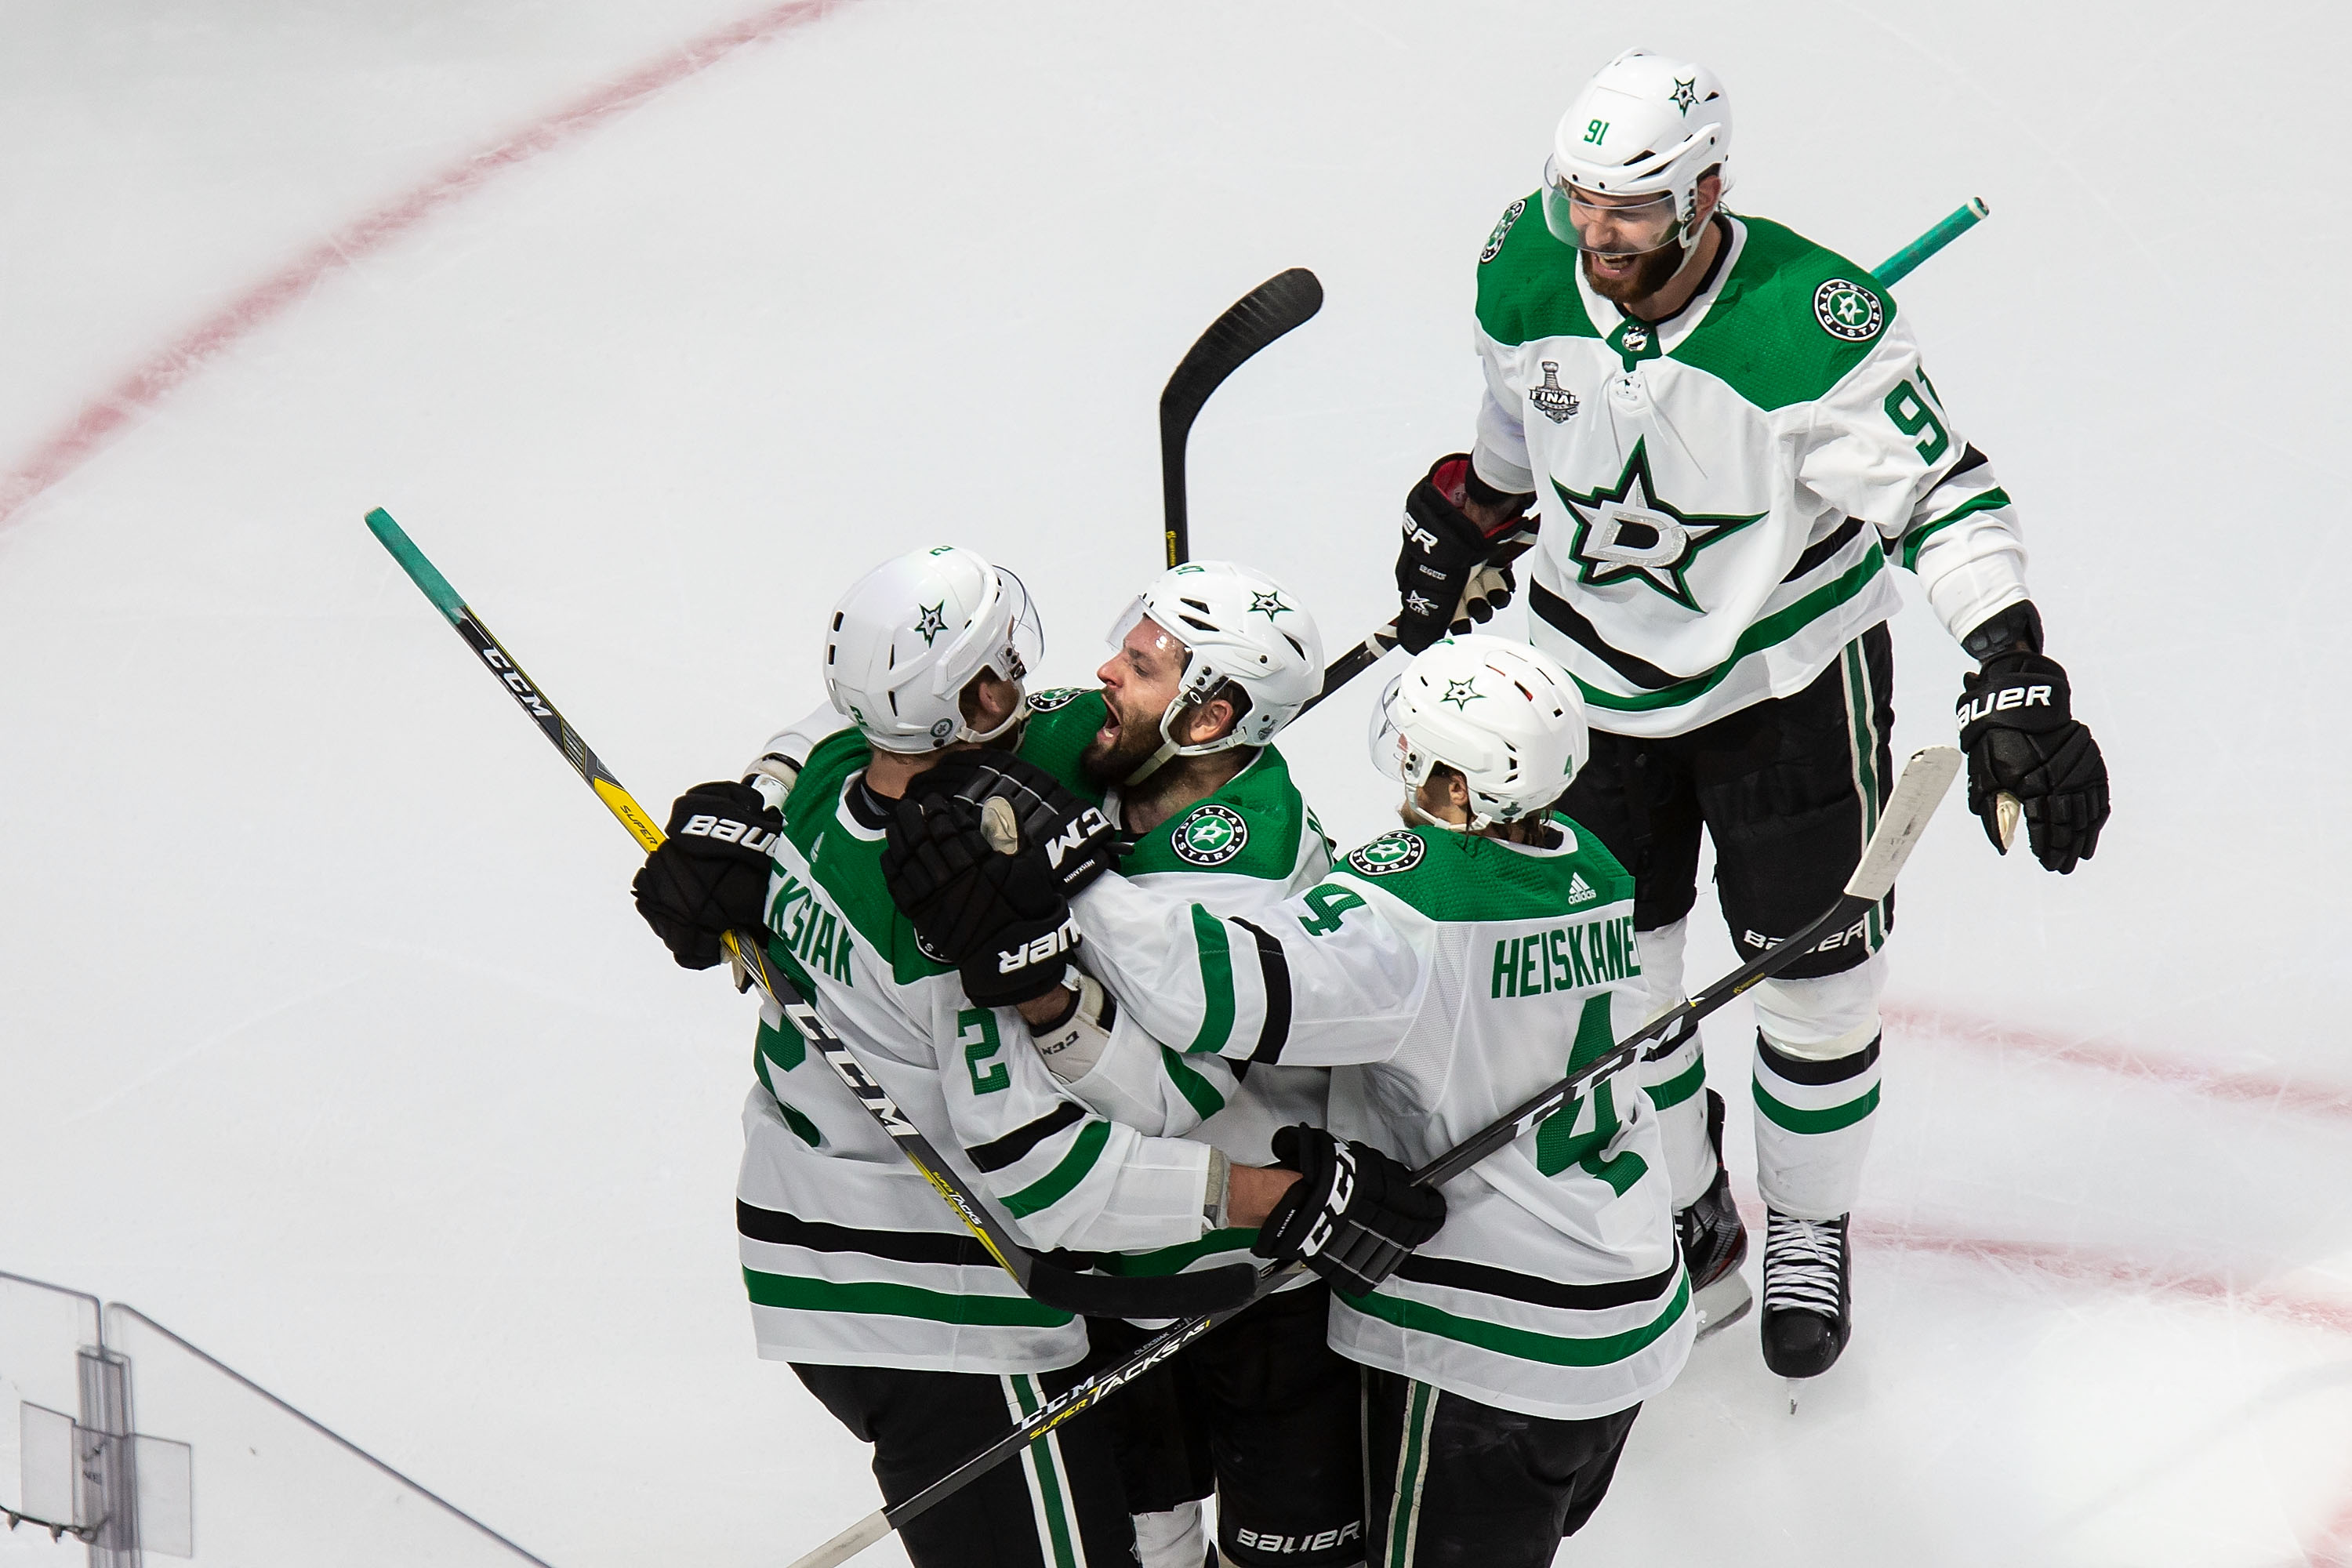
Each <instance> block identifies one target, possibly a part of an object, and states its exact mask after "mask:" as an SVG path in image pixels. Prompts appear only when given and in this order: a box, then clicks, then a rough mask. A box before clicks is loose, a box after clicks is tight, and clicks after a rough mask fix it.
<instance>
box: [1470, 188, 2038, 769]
mask: <svg viewBox="0 0 2352 1568" xmlns="http://www.w3.org/2000/svg"><path fill="white" fill-rule="evenodd" d="M1528 215H1531V216H1528ZM1523 216H1525V220H1524V221H1521V220H1522V217H1523ZM1541 219H1542V214H1541V207H1540V203H1539V202H1538V200H1537V198H1535V197H1532V196H1531V197H1529V198H1528V200H1527V201H1525V202H1521V203H1517V204H1514V205H1513V206H1512V208H1511V209H1510V210H1509V211H1508V212H1507V213H1506V214H1505V215H1504V220H1503V222H1502V223H1501V224H1500V225H1498V226H1497V227H1496V232H1495V234H1494V235H1493V236H1492V237H1490V238H1489V239H1488V242H1487V245H1486V249H1485V251H1483V252H1482V253H1481V260H1480V265H1479V268H1478V311H1477V314H1478V323H1477V333H1476V341H1477V347H1478V353H1479V358H1480V360H1481V362H1482V364H1483V367H1484V369H1485V372H1486V395H1485V397H1484V400H1483V402H1482V404H1481V406H1480V412H1479V418H1478V440H1477V447H1476V450H1475V453H1474V459H1475V463H1476V466H1477V469H1478V472H1479V473H1480V474H1481V475H1482V476H1483V477H1484V478H1486V479H1487V480H1488V481H1489V482H1490V483H1493V484H1496V485H1498V486H1501V487H1502V488H1504V489H1511V490H1533V491H1535V492H1536V497H1537V508H1538V515H1539V518H1540V531H1539V534H1538V540H1537V544H1536V547H1535V550H1534V551H1533V552H1532V553H1531V554H1530V556H1529V557H1528V562H1529V563H1530V564H1529V565H1528V566H1523V568H1522V571H1523V573H1525V574H1528V575H1529V576H1531V578H1532V582H1531V583H1530V585H1529V590H1528V609H1529V617H1528V621H1529V626H1530V629H1531V632H1532V634H1533V637H1534V641H1535V643H1536V646H1538V647H1541V648H1543V649H1544V650H1545V651H1547V652H1549V653H1550V654H1551V655H1553V656H1554V657H1555V658H1559V660H1560V661H1561V662H1562V663H1563V664H1565V665H1566V666H1567V667H1568V668H1569V670H1570V672H1571V673H1572V674H1573V675H1574V676H1575V677H1576V680H1577V684H1578V685H1579V686H1580V688H1581V689H1582V690H1583V693H1584V700H1585V701H1586V703H1587V704H1588V705H1589V707H1590V710H1591V721H1592V723H1593V726H1594V727H1595V728H1597V729H1601V730H1607V731H1613V732H1616V733H1620V734H1628V735H1647V736H1657V735H1677V734H1682V733H1685V732H1686V731H1690V730H1693V729H1696V728H1697V727H1698V726H1700V725H1702V724H1705V723H1707V722H1709V721H1712V720H1715V719H1718V718H1720V717H1722V716H1723V715H1724V714H1727V713H1730V712H1734V711H1736V710H1739V709H1741V708H1745V707H1747V706H1748V705H1749V704H1750V703H1753V702H1757V701H1759V700H1763V699H1765V698H1769V697H1785V696H1788V695H1789V694H1790V693H1792V692H1795V691H1798V690H1801V689H1803V688H1804V687H1805V686H1806V685H1807V684H1809V683H1810V682H1811V680H1812V679H1813V678H1814V677H1815V676H1817V675H1819V674H1820V673H1821V672H1822V670H1823V669H1825V668H1828V666H1829V664H1830V662H1831V660H1832V659H1833V658H1836V657H1837V654H1838V650H1839V649H1840V648H1842V647H1844V646H1845V645H1846V644H1847V643H1849V642H1851V641H1853V639H1854V638H1855V637H1858V636H1860V635H1861V634H1862V633H1863V632H1864V631H1865V630H1867V629H1868V628H1869V627H1871V626H1875V625H1876V624H1877V623H1879V622H1880V621H1883V620H1885V618H1886V617H1887V616H1891V615H1893V614H1894V613H1895V610H1896V609H1897V608H1899V607H1900V605H1901V599H1900V597H1899V596H1898V595H1897V593H1896V591H1895V585H1894V583H1893V582H1892V580H1891V578H1890V577H1889V574H1888V567H1889V564H1890V563H1891V562H1895V561H1899V562H1900V563H1901V564H1902V565H1904V566H1906V567H1909V568H1912V569H1913V570H1915V571H1916V572H1917V573H1918V574H1919V576H1920V578H1921V580H1922V582H1923V584H1925V585H1926V587H1927V592H1928V597H1929V600H1930V601H1931V603H1933V604H1934V605H1935V607H1936V610H1937V614H1938V615H1939V616H1941V617H1942V618H1943V620H1944V622H1945V624H1946V625H1947V626H1949V627H1951V628H1952V631H1953V633H1954V635H1955V636H1963V635H1965V634H1966V633H1967V632H1969V631H1970V630H1973V629H1974V628H1975V627H1976V626H1978V625H1979V624H1980V623H1981V622H1982V621H1983V620H1984V619H1985V618H1986V617H1987V616H1990V615H1991V614H1992V613H1993V612H1995V611H1997V610H1999V609H2001V608H2002V607H2004V606H2006V605H2010V604H2012V603H2014V602H2016V601H2017V600H2019V599H2021V598H2024V597H2025V596H2026V590H2025V581H2024V546H2023V544H2022V542H2021V539H2020V536H2019V533H2018V531H2017V523H2016V517H2015V512H2014V509H2013V508H2012V507H2011V504H2010V499H2009V496H2008V494H2007V492H2005V491H2004V490H2002V489H2001V488H2000V483H1999V481H1998V480H1996V479H1994V477H1993V472H1992V467H1991V465H1990V463H1989V462H1987V461H1986V460H1985V458H1984V455H1983V454H1982V453H1980V452H1979V451H1977V450H1976V449H1975V448H1974V447H1970V446H1969V445H1968V444H1967V443H1966V442H1965V441H1964V440H1963V439H1962V438H1961V437H1960V435H1959V433H1958V430H1957V429H1955V428H1954V427H1953V425H1952V422H1951V418H1950V416H1949V415H1948V414H1947V413H1946V412H1945V410H1944V405H1943V402H1942V399H1941V398H1940V397H1939V396H1938V395H1937V391H1936V387H1935V384H1934V383H1933V382H1931V381H1929V380H1928V379H1927V372H1926V371H1925V370H1924V369H1922V368H1921V365H1920V363H1919V350H1918V346H1917V344H1916V342H1914V340H1913V338H1912V335H1911V329H1910V325H1909V323H1908V322H1907V321H1905V320H1903V318H1902V317H1901V315H1900V313H1899V311H1898V310H1897V309H1896V307H1895V297H1894V296H1893V295H1892V294H1891V293H1889V292H1888V291H1887V290H1886V289H1885V287H1883V286H1882V285H1881V284H1880V283H1879V282H1878V281H1877V280H1876V279H1874V278H1873V277H1872V276H1871V275H1870V273H1869V271H1868V270H1867V269H1866V268H1860V267H1857V266H1855V265H1854V264H1853V263H1852V262H1850V261H1848V260H1846V259H1845V258H1843V257H1840V256H1837V255H1834V254H1832V252H1830V251H1827V250H1824V249H1822V247H1819V246H1817V245H1815V244H1813V243H1812V242H1811V241H1810V240H1807V239H1805V238H1803V237H1801V236H1799V235H1797V234H1794V233H1791V232H1790V230H1788V229H1786V228H1783V227H1781V226H1780V225H1779V224H1775V223H1769V222H1766V221H1764V220H1763V219H1760V218H1746V219H1741V218H1734V217H1728V216H1727V217H1726V218H1725V219H1724V220H1723V224H1724V227H1725V229H1726V231H1727V244H1726V245H1725V247H1724V248H1723V251H1722V254H1721V257H1720V258H1719V259H1718V260H1717V264H1716V266H1715V268H1714V270H1713V272H1712V273H1711V274H1709V276H1708V277H1707V279H1706V282H1705V284H1704V285H1703V287H1701V289H1699V291H1698V293H1697V294H1696V296H1695V297H1694V298H1693V299H1692V300H1691V301H1690V303H1689V304H1688V305H1687V306H1685V308H1684V309H1683V310H1681V311H1679V312H1677V313H1676V314H1675V316H1674V317H1672V318H1671V319H1669V320H1667V321H1663V322H1656V323H1653V322H1646V321H1639V320H1635V319H1633V318H1629V317H1627V316H1625V315H1623V314H1622V313H1621V312H1620V311H1619V310H1617V308H1616V307H1615V306H1614V305H1612V304H1611V303H1610V302H1609V301H1608V300H1604V299H1602V298H1601V296H1600V295H1598V294H1596V293H1594V292H1593V291H1592V289H1591V284H1590V283H1589V282H1587V280H1586V279H1585V278H1584V275H1583V269H1582V268H1581V267H1580V265H1579V263H1578V256H1577V252H1576V250H1575V249H1574V248H1573V247H1570V246H1566V245H1563V244H1561V243H1560V242H1559V240H1558V239H1557V238H1555V237H1553V236H1552V234H1551V232H1550V230H1549V228H1547V227H1546V226H1545V225H1544V224H1543V222H1542V221H1541Z"/></svg>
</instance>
